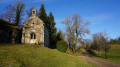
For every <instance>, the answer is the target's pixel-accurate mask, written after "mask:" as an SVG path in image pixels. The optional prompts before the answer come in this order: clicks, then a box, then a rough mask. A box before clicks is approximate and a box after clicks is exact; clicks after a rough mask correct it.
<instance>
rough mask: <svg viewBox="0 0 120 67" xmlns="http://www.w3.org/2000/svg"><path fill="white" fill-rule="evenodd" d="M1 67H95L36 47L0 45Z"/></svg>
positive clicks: (54, 50)
mask: <svg viewBox="0 0 120 67" xmlns="http://www.w3.org/2000/svg"><path fill="white" fill-rule="evenodd" d="M0 66H1V67H2V66H4V67H95V65H94V64H91V63H90V62H88V61H85V60H84V59H82V58H78V57H77V56H73V55H69V54H66V53H62V52H59V51H57V50H56V49H49V48H46V47H42V46H35V45H21V44H17V45H11V44H8V45H6V44H4V45H0Z"/></svg>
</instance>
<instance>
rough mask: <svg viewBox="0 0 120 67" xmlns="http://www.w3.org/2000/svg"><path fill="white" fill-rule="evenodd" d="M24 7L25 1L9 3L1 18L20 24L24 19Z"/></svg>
mask: <svg viewBox="0 0 120 67" xmlns="http://www.w3.org/2000/svg"><path fill="white" fill-rule="evenodd" d="M24 8H25V4H24V3H23V2H16V3H14V4H13V5H8V6H7V9H6V11H5V12H4V13H2V14H1V16H0V18H1V19H3V20H6V21H8V22H13V23H15V24H16V25H17V26H18V25H20V24H21V23H22V22H23V20H24V18H23V16H24Z"/></svg>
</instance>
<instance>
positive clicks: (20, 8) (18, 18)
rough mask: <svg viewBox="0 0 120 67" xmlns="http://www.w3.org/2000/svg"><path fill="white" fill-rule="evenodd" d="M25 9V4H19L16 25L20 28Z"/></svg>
mask: <svg viewBox="0 0 120 67" xmlns="http://www.w3.org/2000/svg"><path fill="white" fill-rule="evenodd" d="M23 9H24V4H23V3H21V2H20V3H18V4H17V9H16V17H15V22H16V23H15V24H16V25H17V26H18V25H19V23H20V20H21V14H22V11H23Z"/></svg>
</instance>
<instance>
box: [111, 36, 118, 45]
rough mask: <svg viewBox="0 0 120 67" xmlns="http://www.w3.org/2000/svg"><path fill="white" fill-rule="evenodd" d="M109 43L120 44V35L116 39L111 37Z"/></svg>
mask: <svg viewBox="0 0 120 67" xmlns="http://www.w3.org/2000/svg"><path fill="white" fill-rule="evenodd" d="M109 44H120V37H118V38H116V39H110V42H109Z"/></svg>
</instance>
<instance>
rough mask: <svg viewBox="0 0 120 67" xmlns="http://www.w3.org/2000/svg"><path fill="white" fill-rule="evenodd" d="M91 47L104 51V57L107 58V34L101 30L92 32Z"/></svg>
mask: <svg viewBox="0 0 120 67" xmlns="http://www.w3.org/2000/svg"><path fill="white" fill-rule="evenodd" d="M91 48H92V49H94V50H97V51H98V52H99V51H104V52H105V58H106V59H107V51H108V49H109V48H110V46H109V45H108V37H107V34H106V33H102V32H100V33H96V34H94V35H93V42H92V45H91Z"/></svg>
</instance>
